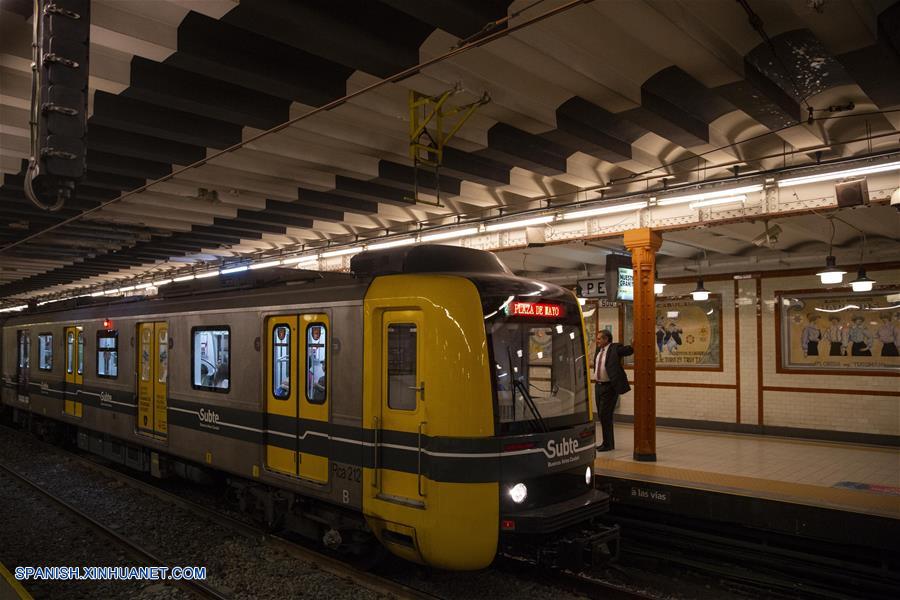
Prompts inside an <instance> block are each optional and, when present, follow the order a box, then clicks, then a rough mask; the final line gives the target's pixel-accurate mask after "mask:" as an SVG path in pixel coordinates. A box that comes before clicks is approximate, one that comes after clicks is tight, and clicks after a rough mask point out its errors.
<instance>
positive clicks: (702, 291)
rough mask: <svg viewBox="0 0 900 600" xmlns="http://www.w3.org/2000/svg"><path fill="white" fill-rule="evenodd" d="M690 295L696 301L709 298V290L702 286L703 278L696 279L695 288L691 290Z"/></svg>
mask: <svg viewBox="0 0 900 600" xmlns="http://www.w3.org/2000/svg"><path fill="white" fill-rule="evenodd" d="M691 296H693V298H694V300H696V301H697V302H703V301H704V300H709V291H707V289H706V288H705V287H703V278H702V277H701V278H700V279H698V280H697V289H695V290H694V291H693V292H691Z"/></svg>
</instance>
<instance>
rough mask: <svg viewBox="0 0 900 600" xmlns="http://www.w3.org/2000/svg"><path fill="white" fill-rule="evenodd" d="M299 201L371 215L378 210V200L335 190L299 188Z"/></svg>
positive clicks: (310, 204)
mask: <svg viewBox="0 0 900 600" xmlns="http://www.w3.org/2000/svg"><path fill="white" fill-rule="evenodd" d="M297 201H298V202H299V203H301V204H307V205H309V206H321V207H324V208H329V209H335V210H337V209H340V210H342V211H345V212H352V213H360V214H364V215H371V214H375V213H377V212H378V202H373V201H372V200H361V199H360V198H353V197H350V196H342V195H340V194H337V193H334V192H320V191H317V190H307V189H304V188H298V189H297Z"/></svg>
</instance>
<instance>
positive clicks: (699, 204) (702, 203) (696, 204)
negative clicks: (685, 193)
mask: <svg viewBox="0 0 900 600" xmlns="http://www.w3.org/2000/svg"><path fill="white" fill-rule="evenodd" d="M746 199H747V195H746V194H739V195H737V196H728V197H727V198H711V199H709V200H700V201H699V202H691V206H690V207H691V208H703V207H705V206H717V205H719V204H735V203H737V202H744V201H745V200H746Z"/></svg>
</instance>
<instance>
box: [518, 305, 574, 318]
mask: <svg viewBox="0 0 900 600" xmlns="http://www.w3.org/2000/svg"><path fill="white" fill-rule="evenodd" d="M563 314H564V313H563V307H562V305H561V304H555V303H552V302H510V303H509V315H510V316H511V317H538V318H556V317H561V316H563Z"/></svg>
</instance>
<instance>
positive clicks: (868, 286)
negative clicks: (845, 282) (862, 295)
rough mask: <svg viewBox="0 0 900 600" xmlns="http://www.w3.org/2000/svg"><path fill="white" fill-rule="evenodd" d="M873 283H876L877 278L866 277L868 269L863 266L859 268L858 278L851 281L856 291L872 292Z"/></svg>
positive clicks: (851, 285)
mask: <svg viewBox="0 0 900 600" xmlns="http://www.w3.org/2000/svg"><path fill="white" fill-rule="evenodd" d="M873 285H875V280H874V279H869V278H868V277H866V270H865V269H863V268H862V267H860V268H859V271H858V272H857V274H856V279H854V280H853V281H851V282H850V287H852V288H853V291H854V292H871V291H872V286H873Z"/></svg>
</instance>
